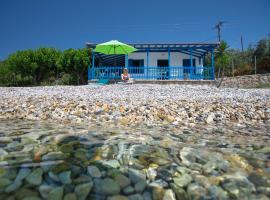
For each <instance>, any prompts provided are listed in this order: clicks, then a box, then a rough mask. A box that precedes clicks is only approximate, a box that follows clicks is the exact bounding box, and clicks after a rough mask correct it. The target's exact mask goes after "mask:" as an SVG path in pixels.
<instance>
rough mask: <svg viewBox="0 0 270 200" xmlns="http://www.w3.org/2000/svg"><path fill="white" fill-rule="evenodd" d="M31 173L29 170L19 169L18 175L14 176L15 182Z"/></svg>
mask: <svg viewBox="0 0 270 200" xmlns="http://www.w3.org/2000/svg"><path fill="white" fill-rule="evenodd" d="M30 173H31V170H30V169H29V168H21V169H20V170H19V173H18V175H17V176H16V179H15V182H16V181H22V180H23V179H24V178H25V177H27V176H28V175H29V174H30Z"/></svg>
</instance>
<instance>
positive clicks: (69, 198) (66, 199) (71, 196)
mask: <svg viewBox="0 0 270 200" xmlns="http://www.w3.org/2000/svg"><path fill="white" fill-rule="evenodd" d="M63 200H77V196H76V195H75V194H73V193H68V194H66V195H65V196H64V199H63Z"/></svg>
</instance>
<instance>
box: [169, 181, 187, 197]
mask: <svg viewBox="0 0 270 200" xmlns="http://www.w3.org/2000/svg"><path fill="white" fill-rule="evenodd" d="M170 186H171V188H172V190H173V191H174V193H175V196H176V199H177V200H188V199H189V198H188V194H187V193H186V191H185V190H184V189H183V188H181V187H178V186H176V185H175V184H174V183H171V184H170Z"/></svg>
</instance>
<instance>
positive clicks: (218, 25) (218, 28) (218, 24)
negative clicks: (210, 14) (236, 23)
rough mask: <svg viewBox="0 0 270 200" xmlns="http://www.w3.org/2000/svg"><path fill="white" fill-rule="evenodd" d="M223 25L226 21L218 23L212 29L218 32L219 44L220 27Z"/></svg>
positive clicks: (219, 39)
mask: <svg viewBox="0 0 270 200" xmlns="http://www.w3.org/2000/svg"><path fill="white" fill-rule="evenodd" d="M225 23H227V22H226V21H219V22H218V23H217V24H216V25H215V27H214V29H217V32H218V41H219V42H220V41H221V27H222V26H223V24H225Z"/></svg>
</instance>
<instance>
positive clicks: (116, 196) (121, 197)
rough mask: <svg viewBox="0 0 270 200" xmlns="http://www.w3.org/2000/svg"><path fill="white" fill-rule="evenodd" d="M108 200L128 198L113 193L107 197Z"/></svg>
mask: <svg viewBox="0 0 270 200" xmlns="http://www.w3.org/2000/svg"><path fill="white" fill-rule="evenodd" d="M108 200H128V198H127V197H125V196H123V195H114V196H112V197H109V198H108Z"/></svg>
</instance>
